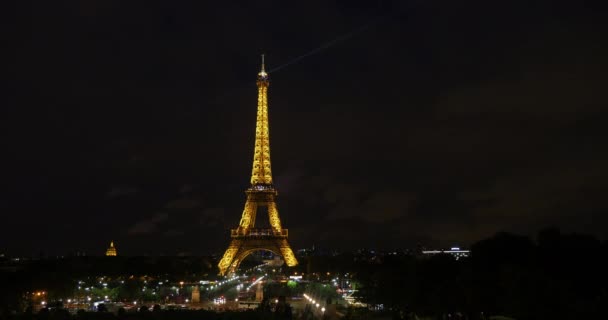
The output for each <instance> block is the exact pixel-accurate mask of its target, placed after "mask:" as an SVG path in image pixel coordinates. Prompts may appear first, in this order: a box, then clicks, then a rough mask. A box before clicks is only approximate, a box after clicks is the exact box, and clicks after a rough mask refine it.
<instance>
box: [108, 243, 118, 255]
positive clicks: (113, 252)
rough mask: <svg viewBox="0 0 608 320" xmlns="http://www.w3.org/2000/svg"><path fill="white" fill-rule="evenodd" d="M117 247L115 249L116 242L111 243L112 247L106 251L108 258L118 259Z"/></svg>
mask: <svg viewBox="0 0 608 320" xmlns="http://www.w3.org/2000/svg"><path fill="white" fill-rule="evenodd" d="M116 255H117V253H116V247H114V241H110V247H109V248H108V250H106V257H116Z"/></svg>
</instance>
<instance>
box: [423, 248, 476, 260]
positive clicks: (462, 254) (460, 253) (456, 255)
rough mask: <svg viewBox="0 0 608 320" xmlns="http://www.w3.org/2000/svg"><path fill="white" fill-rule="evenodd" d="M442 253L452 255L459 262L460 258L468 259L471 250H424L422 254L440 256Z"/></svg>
mask: <svg viewBox="0 0 608 320" xmlns="http://www.w3.org/2000/svg"><path fill="white" fill-rule="evenodd" d="M440 253H443V254H449V255H452V256H453V257H454V258H456V260H458V259H460V258H466V257H468V256H470V255H471V251H470V250H461V249H460V248H458V247H453V248H450V250H423V251H422V254H423V255H425V256H432V255H435V254H440Z"/></svg>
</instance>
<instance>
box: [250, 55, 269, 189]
mask: <svg viewBox="0 0 608 320" xmlns="http://www.w3.org/2000/svg"><path fill="white" fill-rule="evenodd" d="M265 67H266V66H265V65H264V55H262V70H261V71H260V73H258V80H257V81H256V84H257V85H258V113H257V118H256V125H255V149H254V151H253V170H252V171H251V185H252V186H255V185H265V186H272V171H271V169H270V132H269V130H268V95H267V93H268V86H269V85H270V81H269V80H268V74H267V73H266V70H265Z"/></svg>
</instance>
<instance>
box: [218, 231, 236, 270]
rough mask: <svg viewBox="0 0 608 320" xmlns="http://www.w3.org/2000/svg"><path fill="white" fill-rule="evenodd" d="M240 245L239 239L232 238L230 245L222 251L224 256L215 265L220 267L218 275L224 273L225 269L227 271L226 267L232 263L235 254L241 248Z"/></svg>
mask: <svg viewBox="0 0 608 320" xmlns="http://www.w3.org/2000/svg"><path fill="white" fill-rule="evenodd" d="M241 246H242V243H241V240H235V239H233V240H232V241H231V242H230V246H228V249H226V252H224V256H223V257H222V259H221V260H220V262H219V263H218V265H217V266H218V268H219V269H220V275H225V274H226V271H228V268H229V267H230V265H232V262H233V260H234V258H235V257H236V256H237V254H238V252H239V250H240V249H241Z"/></svg>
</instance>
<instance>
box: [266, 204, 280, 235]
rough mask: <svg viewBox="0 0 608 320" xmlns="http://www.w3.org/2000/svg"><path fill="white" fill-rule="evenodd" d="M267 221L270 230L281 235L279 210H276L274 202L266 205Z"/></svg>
mask: <svg viewBox="0 0 608 320" xmlns="http://www.w3.org/2000/svg"><path fill="white" fill-rule="evenodd" d="M268 220H269V222H270V226H271V227H272V230H274V231H275V232H278V233H281V229H282V228H281V219H279V210H277V204H276V203H275V202H274V201H273V202H270V203H268Z"/></svg>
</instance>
